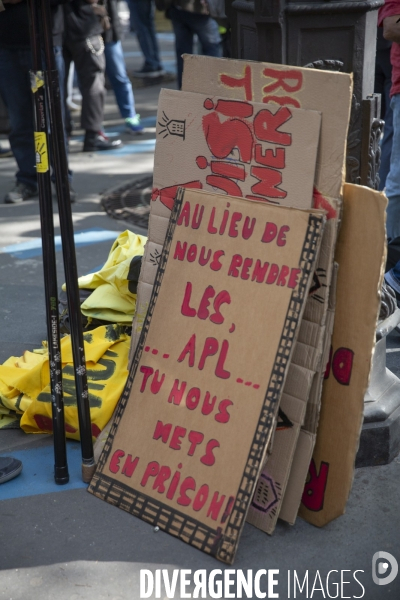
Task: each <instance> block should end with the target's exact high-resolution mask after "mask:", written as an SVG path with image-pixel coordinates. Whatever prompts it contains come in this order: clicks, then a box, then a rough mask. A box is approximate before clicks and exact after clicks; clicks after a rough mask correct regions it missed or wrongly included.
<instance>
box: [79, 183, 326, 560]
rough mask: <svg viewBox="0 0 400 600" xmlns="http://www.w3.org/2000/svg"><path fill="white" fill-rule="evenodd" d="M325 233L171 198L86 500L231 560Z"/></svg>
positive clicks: (302, 213)
mask: <svg viewBox="0 0 400 600" xmlns="http://www.w3.org/2000/svg"><path fill="white" fill-rule="evenodd" d="M324 222H325V215H324V213H323V212H322V211H318V210H297V209H289V208H283V207H274V206H272V205H270V204H266V203H262V202H249V201H247V200H243V199H239V198H234V197H229V196H228V197H226V198H224V200H223V201H221V196H220V195H215V194H209V193H205V192H201V191H196V190H183V189H180V190H179V192H178V196H177V198H176V201H175V204H174V208H173V212H172V215H171V220H170V224H169V229H168V232H167V236H166V240H165V244H164V248H163V251H162V254H161V257H160V260H159V267H158V272H157V278H156V282H155V285H154V288H153V294H152V297H151V300H150V306H149V310H148V313H147V316H146V319H145V322H144V327H143V330H142V335H141V338H140V342H139V344H138V347H137V350H136V353H135V357H134V361H133V364H132V368H131V372H130V376H129V379H128V383H127V386H126V389H125V391H124V394H123V396H122V398H121V401H120V403H119V405H118V408H117V412H116V416H115V419H114V422H113V425H112V428H111V432H110V435H109V438H108V439H107V442H106V444H105V448H104V451H103V453H102V455H101V458H100V461H99V467H98V470H97V472H96V474H95V476H94V478H93V479H92V482H91V485H90V488H89V491H90V492H92V493H93V494H95V495H96V496H99V497H100V498H103V499H104V500H106V501H107V502H110V503H112V504H115V505H117V506H119V507H120V508H123V509H124V510H126V511H128V512H130V513H132V514H134V515H136V516H139V517H140V518H142V519H143V520H145V521H148V522H149V523H151V524H152V525H157V526H159V527H160V528H161V529H164V530H165V531H167V532H169V533H171V534H172V535H175V536H177V537H179V538H180V539H182V540H184V541H186V542H187V543H189V544H192V545H194V546H195V547H197V548H199V549H201V550H203V551H204V552H206V553H209V554H212V555H214V556H216V557H217V558H218V559H220V560H222V561H224V562H226V563H232V561H233V559H234V556H235V552H236V549H237V545H238V541H239V536H240V533H241V530H242V528H243V525H244V522H245V519H246V513H247V510H248V508H249V505H250V502H251V499H252V496H253V493H254V489H255V485H256V482H257V479H258V476H259V474H260V470H261V467H262V464H263V462H264V459H265V455H266V449H267V444H268V441H269V439H270V435H271V433H272V425H273V422H274V418H275V416H276V414H277V412H278V405H279V400H280V396H281V394H282V390H283V385H284V381H285V377H286V375H287V372H288V368H289V364H290V358H291V354H292V351H293V346H294V342H295V339H296V335H297V333H298V327H299V323H300V320H301V314H302V311H303V308H304V302H305V299H306V297H307V294H308V291H309V287H310V284H311V281H312V274H313V271H314V268H315V259H316V256H317V253H318V250H319V245H320V241H321V235H322V231H323V226H324ZM217 224H218V226H217ZM249 298H251V310H249ZM260 315H262V318H260ZM266 341H268V343H267V344H266ZM288 402H290V399H289V398H288ZM238 441H240V443H238Z"/></svg>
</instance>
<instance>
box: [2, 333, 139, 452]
mask: <svg viewBox="0 0 400 600" xmlns="http://www.w3.org/2000/svg"><path fill="white" fill-rule="evenodd" d="M83 337H84V345H85V357H86V370H87V379H88V391H89V404H90V416H91V419H92V434H93V438H96V437H97V436H98V435H99V433H100V431H101V430H102V429H103V428H104V426H105V425H106V424H107V423H108V421H109V420H110V418H111V416H112V414H113V412H114V409H115V406H116V404H117V402H118V400H119V398H120V396H121V394H122V391H123V389H124V386H125V382H126V379H127V377H128V354H129V347H130V336H129V335H127V334H126V333H124V330H123V327H120V326H119V325H104V326H101V327H98V328H97V329H94V330H93V331H90V332H88V333H85V334H84V336H83ZM61 361H62V380H63V396H64V406H65V430H66V435H67V437H69V438H72V439H76V440H79V423H78V410H77V403H76V394H75V380H74V368H73V361H72V348H71V337H70V336H69V335H68V336H65V337H64V338H62V340H61ZM51 406H52V405H51V390H50V374H49V356H48V352H47V349H46V348H43V349H42V350H40V351H34V352H29V351H26V352H24V354H23V356H21V357H14V356H12V357H10V358H9V359H7V360H6V361H5V363H4V364H3V365H0V415H4V418H5V417H6V416H8V418H9V419H10V418H11V416H12V415H14V418H15V415H18V414H22V417H21V422H20V425H21V427H22V429H23V430H24V431H26V432H27V433H49V432H51V431H52V408H51ZM0 421H1V418H0ZM0 427H1V425H0Z"/></svg>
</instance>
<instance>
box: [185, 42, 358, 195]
mask: <svg viewBox="0 0 400 600" xmlns="http://www.w3.org/2000/svg"><path fill="white" fill-rule="evenodd" d="M182 90H185V91H187V92H197V93H199V94H204V92H205V91H206V92H207V94H215V95H218V96H222V97H225V98H234V99H236V100H249V101H252V102H266V103H273V104H275V105H278V106H288V107H297V108H306V109H311V110H318V111H321V112H322V113H323V115H325V118H324V116H323V117H322V126H321V141H320V145H319V149H318V159H317V172H316V177H315V187H316V189H317V190H318V192H319V193H320V194H321V195H322V196H323V197H325V198H329V197H332V198H338V197H339V195H340V191H341V188H342V184H343V182H344V162H345V160H344V159H345V153H346V140H347V128H348V122H349V116H350V108H351V97H352V75H350V74H348V73H337V72H333V71H320V70H319V69H303V68H301V67H293V66H288V65H277V64H273V63H262V62H253V61H248V60H234V59H226V58H210V57H208V56H197V55H190V54H185V55H184V70H183V81H182ZM321 201H322V200H321Z"/></svg>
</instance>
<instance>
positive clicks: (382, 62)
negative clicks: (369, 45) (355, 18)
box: [374, 48, 393, 190]
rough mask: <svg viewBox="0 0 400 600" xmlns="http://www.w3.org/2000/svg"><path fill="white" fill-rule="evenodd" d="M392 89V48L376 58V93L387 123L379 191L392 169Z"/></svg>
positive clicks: (383, 142) (382, 145)
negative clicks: (379, 96) (378, 95)
mask: <svg viewBox="0 0 400 600" xmlns="http://www.w3.org/2000/svg"><path fill="white" fill-rule="evenodd" d="M391 87H392V65H391V63H390V48H385V49H382V50H377V52H376V58H375V86H374V91H375V92H376V93H378V94H381V101H382V113H381V114H382V119H384V121H385V129H384V132H383V139H382V140H381V165H380V168H379V180H380V181H379V189H380V190H383V189H384V187H385V185H386V177H387V176H388V173H389V169H390V155H391V153H392V141H393V111H392V109H391V108H390V88H391Z"/></svg>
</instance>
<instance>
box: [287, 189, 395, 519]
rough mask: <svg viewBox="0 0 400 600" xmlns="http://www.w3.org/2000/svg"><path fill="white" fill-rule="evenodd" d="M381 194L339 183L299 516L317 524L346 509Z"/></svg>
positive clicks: (382, 213) (367, 363)
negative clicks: (327, 328)
mask: <svg viewBox="0 0 400 600" xmlns="http://www.w3.org/2000/svg"><path fill="white" fill-rule="evenodd" d="M386 204H387V200H386V197H385V196H384V194H382V193H380V192H376V191H374V190H371V189H370V188H367V187H362V186H358V185H352V184H346V185H345V186H344V193H343V213H342V223H341V228H340V231H339V236H338V241H337V245H336V253H335V261H336V262H337V263H338V265H339V270H338V277H337V288H336V312H335V322H334V326H333V336H332V349H331V352H330V357H329V361H328V367H327V371H326V379H325V381H324V385H323V390H322V400H321V414H320V421H319V426H318V433H317V440H316V445H315V449H314V454H313V458H312V461H311V464H310V468H309V473H308V479H307V482H306V485H305V489H304V494H303V500H302V504H301V507H300V512H299V514H300V516H302V517H303V518H304V519H306V521H309V522H310V523H312V524H313V525H317V526H323V525H325V524H326V523H329V522H330V521H332V519H335V518H336V517H338V516H340V515H341V514H343V513H344V511H345V506H346V502H347V499H348V496H349V493H350V489H351V485H352V482H353V475H354V464H355V458H356V453H357V449H358V445H359V439H360V431H361V426H362V422H363V415H364V395H365V392H366V390H367V387H368V380H369V374H370V369H371V362H372V354H373V351H374V347H375V332H376V325H377V320H378V314H379V309H380V290H381V287H382V281H383V274H384V265H385V258H386V233H385V221H386Z"/></svg>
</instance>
